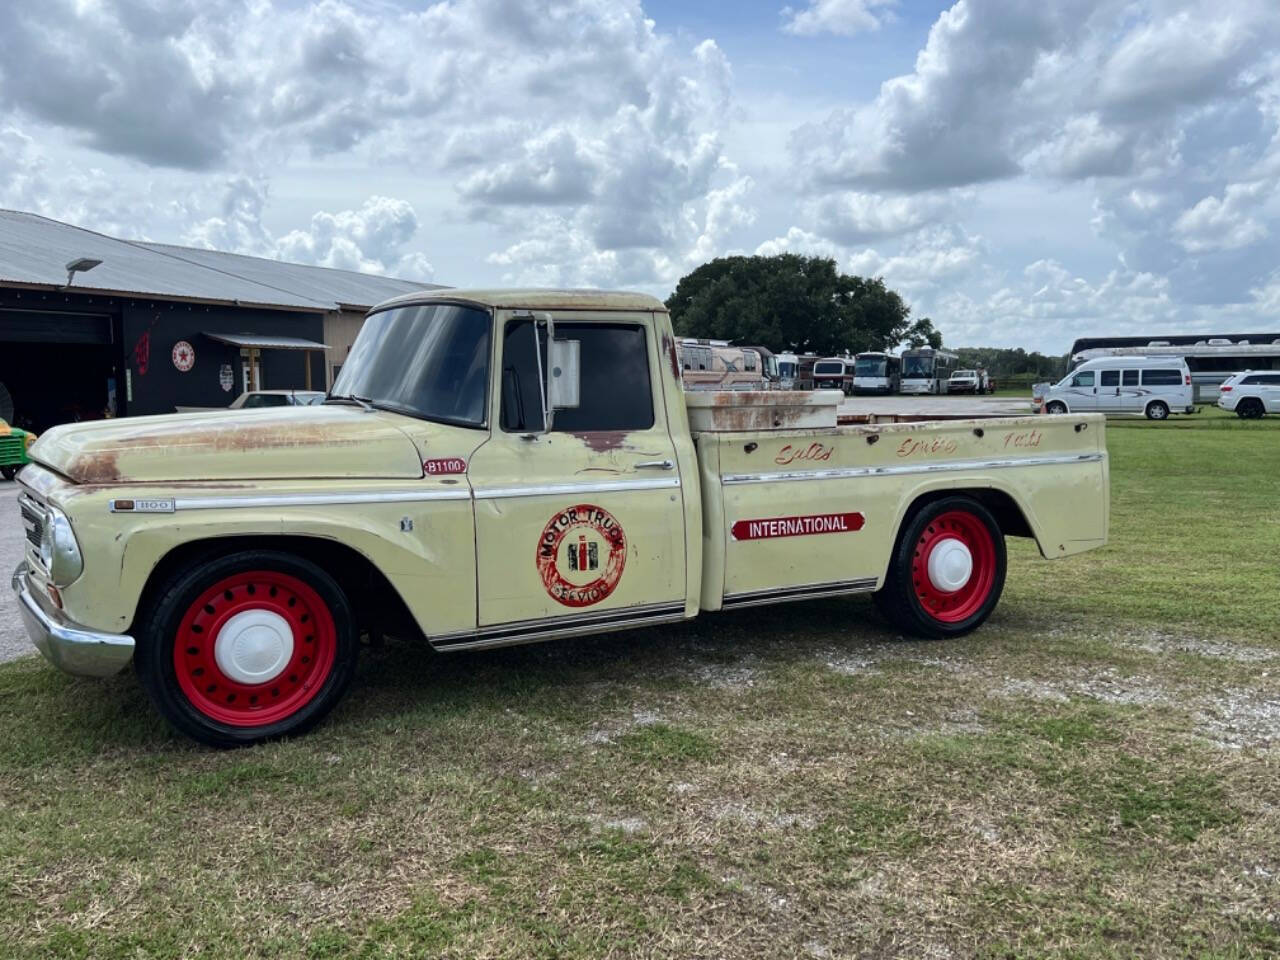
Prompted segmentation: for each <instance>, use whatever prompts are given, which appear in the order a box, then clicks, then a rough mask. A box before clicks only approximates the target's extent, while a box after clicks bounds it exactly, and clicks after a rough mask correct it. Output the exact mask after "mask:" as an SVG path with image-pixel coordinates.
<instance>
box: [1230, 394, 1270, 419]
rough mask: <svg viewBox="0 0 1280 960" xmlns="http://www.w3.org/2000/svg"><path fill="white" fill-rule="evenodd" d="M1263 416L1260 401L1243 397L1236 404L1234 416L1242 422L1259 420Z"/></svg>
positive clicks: (1263, 412) (1264, 413) (1263, 411)
mask: <svg viewBox="0 0 1280 960" xmlns="http://www.w3.org/2000/svg"><path fill="white" fill-rule="evenodd" d="M1265 415H1266V410H1265V409H1263V406H1262V401H1261V400H1257V399H1255V398H1253V397H1245V398H1244V399H1243V400H1241V401H1240V402H1239V403H1238V404H1236V416H1237V417H1239V418H1240V419H1242V420H1261V419H1262V418H1263V417H1264V416H1265Z"/></svg>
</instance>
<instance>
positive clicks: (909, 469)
mask: <svg viewBox="0 0 1280 960" xmlns="http://www.w3.org/2000/svg"><path fill="white" fill-rule="evenodd" d="M1103 457H1104V454H1101V453H1081V454H1074V455H1071V456H1063V457H1023V458H1019V459H1016V460H953V461H951V462H949V463H913V464H909V465H903V466H881V467H832V468H831V469H829V470H780V471H777V472H775V473H728V474H725V475H724V476H722V477H721V478H720V482H721V483H722V484H725V485H730V484H737V483H778V482H781V481H786V480H848V479H852V478H854V477H900V476H904V475H906V474H913V473H960V472H963V471H967V470H999V469H1004V468H1006V467H1046V466H1063V465H1067V464H1075V463H1098V462H1099V461H1101V460H1102V459H1103Z"/></svg>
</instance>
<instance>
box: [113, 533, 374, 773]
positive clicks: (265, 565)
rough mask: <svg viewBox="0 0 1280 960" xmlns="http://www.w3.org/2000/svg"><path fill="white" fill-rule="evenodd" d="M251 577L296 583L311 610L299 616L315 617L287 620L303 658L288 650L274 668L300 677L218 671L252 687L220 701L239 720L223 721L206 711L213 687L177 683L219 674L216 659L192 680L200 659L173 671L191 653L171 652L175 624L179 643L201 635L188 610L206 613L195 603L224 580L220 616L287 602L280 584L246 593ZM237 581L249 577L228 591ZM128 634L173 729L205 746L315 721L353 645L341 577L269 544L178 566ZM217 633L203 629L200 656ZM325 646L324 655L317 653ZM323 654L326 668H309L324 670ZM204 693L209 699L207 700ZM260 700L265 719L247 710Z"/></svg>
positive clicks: (346, 673) (141, 672) (282, 732)
mask: <svg viewBox="0 0 1280 960" xmlns="http://www.w3.org/2000/svg"><path fill="white" fill-rule="evenodd" d="M255 577H261V578H264V581H265V582H266V583H274V582H279V583H281V584H283V585H284V586H282V587H281V590H282V591H288V590H289V589H290V588H289V586H288V585H289V584H293V585H297V584H299V583H300V584H301V586H296V589H295V590H294V592H296V593H297V594H298V595H299V596H300V597H302V607H301V609H304V610H312V608H314V610H313V612H314V614H315V616H314V617H312V618H311V619H309V615H302V616H301V619H302V621H304V622H309V623H312V624H314V626H312V627H299V626H297V625H296V624H295V625H293V626H292V630H291V632H292V640H291V645H292V646H291V649H292V650H293V651H294V652H296V654H297V656H298V658H300V660H299V659H297V658H295V659H290V660H289V661H288V662H287V664H286V665H285V666H284V667H282V668H281V674H284V673H290V671H292V670H295V669H297V670H298V671H299V672H302V673H303V674H304V676H303V678H302V680H301V681H300V682H299V678H298V677H297V676H296V675H294V674H291V675H289V676H288V677H287V678H286V677H284V676H283V675H277V676H274V678H273V679H271V680H268V681H266V682H264V683H262V684H261V685H253V686H248V687H246V686H244V685H237V684H236V683H235V681H234V680H233V679H232V678H228V677H225V676H221V677H220V679H222V680H223V681H225V683H226V689H233V688H234V690H236V691H238V692H240V693H243V694H252V696H251V697H250V696H246V697H244V698H243V699H241V701H240V703H239V704H238V705H237V706H235V707H234V708H231V707H228V708H227V709H228V712H230V711H231V710H232V709H234V710H238V711H240V715H239V716H237V717H236V718H235V719H236V721H237V722H223V721H222V720H221V719H219V718H218V717H216V716H214V715H212V712H213V711H215V710H216V709H217V705H216V704H213V703H212V702H211V701H212V700H213V697H214V695H213V694H212V693H211V694H210V695H209V696H205V695H204V693H203V692H202V691H201V690H199V689H197V690H195V691H194V695H193V694H191V693H188V692H187V689H188V688H184V683H186V684H188V686H189V685H190V684H191V683H201V684H203V683H204V681H205V680H209V679H215V680H216V679H219V676H216V675H220V671H219V669H218V667H219V666H220V665H221V663H222V661H217V665H214V666H211V667H210V668H209V674H211V675H215V676H211V675H205V676H201V679H200V680H198V681H197V680H193V679H192V677H194V676H200V675H201V674H202V673H204V671H205V666H199V667H193V668H191V669H190V670H189V674H188V671H186V670H184V677H183V679H181V680H180V679H179V676H178V663H180V662H182V663H185V662H186V661H185V660H184V659H183V658H184V657H186V656H187V655H188V654H193V655H194V654H195V653H196V647H186V648H184V649H183V650H181V651H175V645H176V644H177V642H178V639H179V636H180V631H184V632H183V636H185V637H186V639H185V640H184V641H183V642H184V643H187V642H199V637H198V636H197V635H193V634H192V633H191V632H190V631H193V630H195V629H196V626H197V625H196V623H195V618H199V617H201V616H203V614H202V613H201V610H205V611H210V612H211V613H212V611H213V608H212V607H211V606H209V605H207V604H206V605H205V606H204V607H203V608H200V609H197V607H196V605H197V604H199V603H200V602H201V599H202V597H204V596H207V595H208V592H209V591H210V589H211V588H213V587H219V588H220V587H221V585H223V584H231V585H232V589H231V590H228V591H227V592H226V593H225V594H224V595H225V596H226V602H227V604H228V607H227V611H226V612H221V613H220V614H219V615H220V616H223V617H228V616H232V615H234V614H233V613H232V612H231V611H236V612H244V608H248V609H252V610H257V609H259V608H261V609H263V610H265V611H266V612H267V613H268V614H271V615H276V614H275V613H273V609H272V607H271V606H268V605H275V607H276V609H279V610H281V611H282V612H283V611H284V607H283V605H281V601H282V599H283V597H285V596H288V595H289V594H288V593H281V598H280V599H268V598H267V596H266V594H265V592H264V593H263V596H262V597H261V598H259V599H258V600H251V599H249V597H248V594H255V589H254V588H253V584H254V582H255V580H254V578H255ZM240 580H245V581H246V585H245V587H244V590H245V591H246V594H245V595H244V596H241V597H239V598H238V599H233V592H234V591H236V590H238V589H239V587H238V581H240ZM215 596H216V595H215ZM270 597H271V598H276V597H277V592H276V588H275V587H274V586H271V587H270ZM216 599H218V602H219V603H221V602H222V601H221V598H220V597H216ZM293 599H294V598H292V597H291V599H290V602H289V603H288V607H290V608H292V607H294V606H295V604H294V602H293ZM255 604H256V606H255ZM326 617H327V618H328V619H326ZM224 625H225V621H224ZM312 631H314V632H315V633H317V634H319V633H321V632H322V631H323V634H324V635H323V636H320V637H316V636H311V635H308V636H306V637H303V638H301V639H302V640H305V642H306V643H307V644H312V643H313V642H315V641H317V640H318V642H317V643H315V645H314V646H302V645H300V643H299V640H300V638H299V636H298V635H299V633H308V634H309V633H310V632H312ZM208 633H209V634H212V633H213V631H212V630H210V631H208ZM135 639H136V640H137V648H136V650H135V652H134V658H133V662H134V669H135V670H136V672H137V674H138V679H139V680H140V681H141V682H142V686H143V688H144V689H145V690H146V691H147V695H148V696H149V697H150V698H151V702H152V703H154V704H155V706H156V709H157V710H159V711H160V713H161V714H162V715H163V716H164V717H165V719H166V720H168V721H169V722H170V723H171V724H172V725H173V726H174V727H175V728H177V729H178V730H179V731H180V732H182V733H185V734H186V735H187V736H189V737H191V738H192V739H194V740H198V741H200V742H201V743H204V744H208V745H209V746H213V747H223V748H225V747H241V746H248V745H250V744H254V743H260V742H262V741H264V740H274V739H278V738H281V737H286V736H294V735H297V734H301V733H304V732H306V731H307V730H309V729H311V728H312V727H314V726H315V725H316V724H317V723H319V722H320V721H321V720H322V719H324V717H325V716H326V715H327V714H328V713H329V711H330V710H332V709H333V708H334V706H336V705H337V703H338V701H339V700H341V699H342V696H343V694H344V693H345V692H346V690H347V687H348V686H349V685H350V683H351V678H352V676H353V675H354V673H355V667H356V660H357V655H358V651H359V637H358V634H357V632H356V626H355V617H354V614H353V613H352V609H351V605H350V603H349V601H348V600H347V597H346V594H345V593H344V592H343V590H342V588H341V587H340V586H339V585H338V583H337V582H336V581H335V580H334V579H333V578H332V577H331V576H329V574H328V573H326V572H325V571H324V570H323V569H321V568H320V567H318V566H317V565H316V564H314V563H312V562H311V561H310V560H306V559H303V558H302V557H299V556H297V555H295V554H291V553H284V552H280V551H275V550H246V551H241V552H238V553H232V554H227V555H225V556H222V557H217V558H215V559H212V560H201V561H199V562H197V563H193V564H192V565H191V566H190V567H188V568H186V569H184V570H181V571H179V572H177V573H176V574H174V575H173V576H172V577H171V578H170V580H169V581H168V582H167V583H166V584H165V586H164V587H162V588H161V590H160V592H159V593H158V594H157V599H156V600H155V602H154V603H152V604H151V605H150V607H149V609H148V610H147V611H145V612H144V613H143V614H142V615H141V616H140V617H139V619H138V622H137V625H136V627H135ZM214 641H215V638H214V637H213V636H212V635H210V636H208V639H207V641H206V642H205V645H206V646H208V647H209V648H210V649H209V650H203V651H201V653H200V655H201V656H202V657H209V656H212V655H213V651H214V650H216V648H217V645H216V643H215V642H214ZM322 647H323V655H315V654H316V653H317V652H318V651H319V650H320V649H321V648H322ZM308 650H309V651H311V652H312V654H313V660H312V661H311V662H310V664H309V665H308V666H305V667H298V666H297V665H298V663H299V662H301V663H303V664H307V663H308V658H307V657H306V656H304V654H305V653H306V652H307V651H308ZM292 655H293V654H290V656H292ZM322 660H323V661H324V663H325V664H327V666H324V667H323V670H324V672H323V673H322V674H320V675H319V676H316V673H315V672H316V671H319V670H321V661H322ZM193 662H197V661H193ZM199 662H201V663H203V662H204V661H199ZM307 671H310V672H311V673H310V674H309V675H310V676H315V683H314V684H312V685H310V686H309V685H308V684H307V682H306V680H307V676H308V674H307ZM286 679H287V680H288V681H294V682H295V684H296V685H295V686H294V687H292V688H291V689H289V684H288V683H286V682H285V681H286ZM215 686H216V683H215V684H211V685H210V686H209V688H208V689H209V690H210V691H213V688H214V687H215ZM282 686H283V687H286V688H287V689H286V690H285V693H286V696H285V698H284V699H283V700H282V701H280V702H279V703H278V704H272V703H270V702H264V703H263V704H262V706H261V707H260V708H259V707H256V706H255V707H252V708H250V707H249V706H248V700H250V699H252V701H253V702H254V703H255V704H256V702H257V700H258V695H259V694H260V695H261V696H262V698H263V700H264V701H267V700H268V698H269V697H270V696H271V695H273V694H274V695H276V696H278V695H279V688H280V687H282ZM231 696H233V695H231ZM293 698H298V699H299V700H300V702H299V704H298V706H297V708H296V709H294V710H292V711H291V712H288V713H287V714H286V715H279V714H280V712H281V711H282V710H287V709H288V704H289V702H290V701H291V700H292V699H293ZM229 699H230V698H229ZM206 701H210V702H209V703H205V702H206ZM259 709H261V710H267V711H268V712H269V720H268V722H264V723H260V724H255V723H254V722H253V720H254V718H255V714H254V713H253V712H252V711H254V710H259Z"/></svg>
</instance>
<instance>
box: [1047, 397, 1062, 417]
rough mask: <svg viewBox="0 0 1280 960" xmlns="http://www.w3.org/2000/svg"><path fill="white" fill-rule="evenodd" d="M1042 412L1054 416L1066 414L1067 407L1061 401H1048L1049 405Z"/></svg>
mask: <svg viewBox="0 0 1280 960" xmlns="http://www.w3.org/2000/svg"><path fill="white" fill-rule="evenodd" d="M1044 412H1045V413H1054V414H1059V413H1066V412H1067V405H1066V404H1065V403H1063V402H1062V401H1061V400H1051V401H1049V404H1048V405H1047V406H1046V407H1045V408H1044Z"/></svg>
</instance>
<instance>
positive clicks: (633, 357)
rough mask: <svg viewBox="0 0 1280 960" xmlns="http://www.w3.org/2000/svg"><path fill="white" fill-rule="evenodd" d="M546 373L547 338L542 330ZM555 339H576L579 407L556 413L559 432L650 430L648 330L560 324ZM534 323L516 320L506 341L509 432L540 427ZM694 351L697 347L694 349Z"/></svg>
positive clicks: (505, 424) (505, 422) (504, 420)
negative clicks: (646, 337)
mask: <svg viewBox="0 0 1280 960" xmlns="http://www.w3.org/2000/svg"><path fill="white" fill-rule="evenodd" d="M538 336H539V342H540V343H541V346H542V364H543V370H544V374H545V370H546V355H547V340H546V334H545V330H539V332H538ZM556 339H557V340H576V341H578V351H579V353H578V365H579V370H580V371H581V382H580V386H579V392H578V396H579V402H578V406H576V407H572V408H566V409H560V410H557V411H556V415H555V420H554V423H553V426H554V429H555V432H556V433H562V432H563V433H584V432H591V431H597V430H646V429H648V428H649V427H652V426H653V422H654V421H653V387H652V385H651V383H650V379H649V351H648V346H647V344H646V341H645V329H644V327H641V326H636V325H632V324H620V323H619V324H614V323H558V324H556ZM533 342H534V341H533V323H532V321H530V320H512V321H511V322H510V323H508V324H507V327H506V331H505V333H504V336H503V343H502V411H501V414H500V418H499V422H500V423H501V425H502V429H503V430H506V431H510V432H520V431H525V430H541V429H542V400H541V397H540V395H539V391H538V364H537V360H536V359H535V358H534V355H533ZM695 349H696V348H695Z"/></svg>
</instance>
